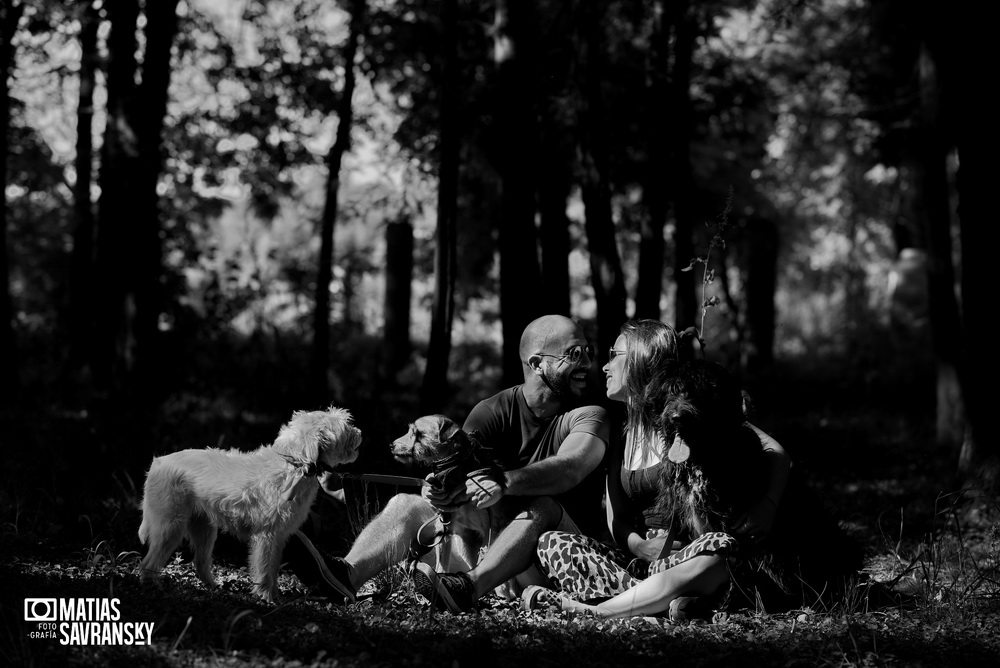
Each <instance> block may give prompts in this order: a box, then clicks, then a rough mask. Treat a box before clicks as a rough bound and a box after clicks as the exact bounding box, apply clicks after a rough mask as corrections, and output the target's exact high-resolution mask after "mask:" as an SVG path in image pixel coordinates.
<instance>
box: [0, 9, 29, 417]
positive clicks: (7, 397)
mask: <svg viewBox="0 0 1000 668" xmlns="http://www.w3.org/2000/svg"><path fill="white" fill-rule="evenodd" d="M23 12H24V5H23V3H20V2H19V3H17V4H14V3H13V2H4V3H3V4H2V5H0V40H2V41H0V77H2V79H3V80H2V81H0V131H2V132H3V141H2V143H0V184H4V185H6V183H7V155H8V153H9V150H10V149H9V146H8V143H7V142H8V140H7V138H8V137H9V136H10V84H9V79H10V75H11V70H12V69H13V65H14V47H13V45H12V44H11V40H12V39H13V38H14V33H15V32H16V31H17V24H18V23H19V22H20V20H21V14H22V13H23ZM5 190H6V189H5ZM7 263H8V260H7V196H6V192H4V193H3V194H2V195H0V406H3V405H7V404H8V403H10V402H12V401H13V400H14V398H15V397H16V396H17V395H18V391H17V390H18V388H19V386H20V380H19V375H18V368H17V361H16V360H17V349H16V340H15V337H14V311H13V307H12V304H11V297H10V268H9V266H8V264H7Z"/></svg>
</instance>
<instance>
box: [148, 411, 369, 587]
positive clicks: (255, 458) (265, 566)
mask: <svg viewBox="0 0 1000 668" xmlns="http://www.w3.org/2000/svg"><path fill="white" fill-rule="evenodd" d="M360 445H361V432H360V431H359V430H358V429H357V428H356V427H355V426H354V425H353V420H352V418H351V414H350V413H349V412H347V411H346V410H344V409H342V408H334V407H331V408H330V409H329V410H326V411H311V412H306V411H296V412H295V413H294V414H293V415H292V419H291V420H290V421H289V422H288V424H286V425H284V426H283V427H282V428H281V431H280V432H279V433H278V438H277V439H276V440H275V441H274V444H273V445H271V446H262V447H260V448H258V449H257V450H254V451H253V452H240V451H239V450H219V449H216V448H207V449H203V450H200V449H193V450H181V451H180V452H175V453H173V454H170V455H165V456H163V457H156V458H155V459H153V463H152V465H150V467H149V472H148V473H147V474H146V486H145V489H144V491H143V498H142V525H141V526H140V527H139V540H141V541H142V542H143V543H144V544H145V543H147V542H148V543H149V552H148V553H147V554H146V558H145V559H143V560H142V563H141V564H140V566H139V568H140V569H141V570H140V575H141V577H142V578H143V579H144V578H145V577H147V576H149V577H152V578H157V577H159V572H160V571H161V570H162V569H163V567H164V566H166V564H167V562H168V561H169V560H170V557H171V556H172V555H173V553H174V551H175V550H177V548H178V547H180V544H181V541H182V540H183V539H185V538H187V539H188V542H189V543H190V545H191V548H192V550H193V552H194V559H193V563H194V567H195V572H196V573H197V575H198V577H199V578H200V579H201V581H202V582H204V583H205V584H206V585H209V586H212V585H214V584H215V579H214V578H213V577H212V548H213V546H214V544H215V538H216V535H217V533H218V530H219V529H222V530H223V531H225V532H227V533H229V534H232V535H234V536H236V537H237V538H239V539H240V540H242V541H243V542H249V543H250V575H251V577H252V578H253V582H254V592H255V593H256V594H257V595H258V596H260V597H261V598H263V599H264V600H266V601H268V602H273V601H274V600H275V598H276V597H277V595H278V569H279V568H280V566H281V554H282V551H283V549H284V547H285V542H286V540H287V539H288V536H289V535H290V534H291V533H292V532H293V531H295V530H296V529H298V528H299V526H301V525H302V523H303V522H304V521H305V519H306V515H307V514H308V512H309V507H310V506H311V505H312V503H313V500H315V498H316V493H317V491H318V490H319V486H320V480H319V477H320V476H321V475H325V474H326V472H328V471H330V470H332V468H333V467H334V466H337V465H338V464H345V463H348V462H352V461H354V460H355V459H357V456H358V448H359V446H360Z"/></svg>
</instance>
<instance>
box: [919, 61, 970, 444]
mask: <svg viewBox="0 0 1000 668" xmlns="http://www.w3.org/2000/svg"><path fill="white" fill-rule="evenodd" d="M920 92H921V95H920V97H921V102H920V106H921V122H920V134H919V137H918V140H917V142H916V145H917V151H918V159H917V165H916V173H917V192H918V193H920V198H919V199H918V201H917V208H918V210H917V212H916V214H917V219H918V220H923V227H924V229H925V230H926V239H927V244H928V245H927V251H928V265H927V267H928V276H927V278H928V283H927V285H928V290H929V297H930V302H929V306H930V321H931V331H932V336H933V347H934V357H935V360H936V364H937V407H936V411H937V440H938V443H940V444H942V445H951V446H954V447H958V446H959V445H960V444H961V442H962V437H963V432H964V424H965V418H964V414H963V413H964V409H963V407H962V398H961V389H960V385H959V371H958V370H959V368H960V364H961V356H962V339H961V321H960V317H959V309H958V301H957V299H956V297H955V270H954V267H953V265H952V242H951V213H950V206H949V202H948V177H947V168H946V165H947V144H946V140H945V137H944V134H943V127H942V123H941V100H940V82H939V80H938V72H937V66H936V64H935V63H934V61H933V59H932V58H931V55H930V53H929V52H928V51H927V50H926V48H924V50H923V52H922V53H921V55H920Z"/></svg>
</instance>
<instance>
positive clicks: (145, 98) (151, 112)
mask: <svg viewBox="0 0 1000 668" xmlns="http://www.w3.org/2000/svg"><path fill="white" fill-rule="evenodd" d="M177 5H178V0H158V2H147V3H146V4H145V6H144V7H145V8H144V11H145V14H146V30H145V35H146V50H145V54H144V57H143V62H142V84H141V85H140V86H139V90H138V91H137V92H138V95H137V101H138V106H137V107H136V109H135V110H134V118H135V121H134V126H135V129H136V133H137V139H138V146H139V156H138V158H139V165H138V166H139V179H140V181H139V197H140V200H139V205H140V208H139V216H138V220H136V221H134V222H133V224H132V226H133V227H134V232H133V235H134V239H135V242H134V245H133V247H132V252H131V253H130V254H129V257H130V259H131V262H132V268H131V274H132V281H133V288H132V289H133V292H134V295H135V325H134V330H135V340H136V347H137V349H138V352H139V354H138V357H137V359H136V360H135V370H134V373H135V377H136V385H137V386H138V388H140V391H141V392H142V393H143V394H147V395H148V394H150V393H151V391H153V390H154V388H157V387H159V386H160V383H159V382H158V378H159V376H160V372H161V369H159V360H160V359H161V355H160V350H159V345H160V341H159V325H160V314H161V313H162V312H163V296H162V294H161V292H160V279H161V276H162V273H163V259H162V255H163V249H162V246H161V243H160V234H161V231H162V224H161V220H162V215H161V211H160V195H159V193H158V192H157V184H158V183H159V180H160V175H161V173H162V172H163V164H164V155H163V127H164V119H165V117H166V114H167V100H168V96H169V90H170V78H171V71H172V67H171V64H172V54H173V44H174V38H175V37H176V35H177V25H178V18H177Z"/></svg>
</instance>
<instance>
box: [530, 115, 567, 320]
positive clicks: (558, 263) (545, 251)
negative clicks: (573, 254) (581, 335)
mask: <svg viewBox="0 0 1000 668" xmlns="http://www.w3.org/2000/svg"><path fill="white" fill-rule="evenodd" d="M543 126H544V131H543V133H542V156H541V160H542V165H543V167H542V169H543V170H544V171H543V173H544V174H545V178H543V179H540V180H539V183H538V212H539V219H540V221H541V223H540V225H539V228H538V233H539V241H540V242H541V243H540V245H541V249H542V295H541V301H542V303H543V304H545V305H546V306H547V307H548V309H547V310H548V311H549V312H550V313H558V314H561V315H565V316H567V317H568V316H569V315H570V298H569V254H570V250H571V249H570V239H569V224H570V223H569V217H568V216H567V215H566V203H567V201H568V200H569V196H570V193H571V191H572V157H571V155H570V152H568V151H567V150H566V149H565V147H564V146H563V143H564V142H563V141H562V137H564V136H565V133H566V128H561V127H558V126H557V124H556V122H555V121H554V120H553V119H552V118H551V117H549V116H548V115H547V117H546V119H545V121H543Z"/></svg>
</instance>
